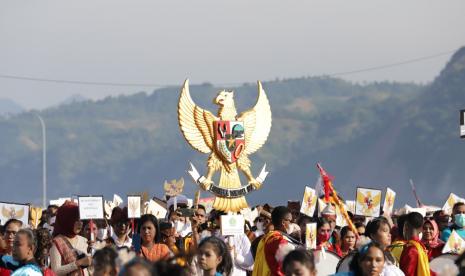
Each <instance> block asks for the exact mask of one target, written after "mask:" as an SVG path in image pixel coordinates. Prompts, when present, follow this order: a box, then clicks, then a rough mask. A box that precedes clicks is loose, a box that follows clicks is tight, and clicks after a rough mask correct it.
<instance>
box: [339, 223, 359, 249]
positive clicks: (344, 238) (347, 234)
mask: <svg viewBox="0 0 465 276" xmlns="http://www.w3.org/2000/svg"><path fill="white" fill-rule="evenodd" d="M356 241H357V238H356V236H355V233H354V232H353V231H352V230H351V229H350V228H349V227H348V226H344V227H342V229H341V246H340V247H341V257H345V256H347V254H349V253H350V252H351V251H352V250H354V249H355V242H356Z"/></svg>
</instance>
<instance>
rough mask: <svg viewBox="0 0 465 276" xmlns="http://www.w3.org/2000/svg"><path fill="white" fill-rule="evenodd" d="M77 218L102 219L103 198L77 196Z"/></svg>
mask: <svg viewBox="0 0 465 276" xmlns="http://www.w3.org/2000/svg"><path fill="white" fill-rule="evenodd" d="M78 204H79V218H80V219H81V220H84V219H104V212H103V196H79V197H78Z"/></svg>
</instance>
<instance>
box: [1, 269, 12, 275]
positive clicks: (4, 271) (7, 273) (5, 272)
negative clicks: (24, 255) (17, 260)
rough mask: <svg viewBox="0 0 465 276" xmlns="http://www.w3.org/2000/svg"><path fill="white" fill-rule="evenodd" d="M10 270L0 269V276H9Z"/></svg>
mask: <svg viewBox="0 0 465 276" xmlns="http://www.w3.org/2000/svg"><path fill="white" fill-rule="evenodd" d="M10 275H11V270H9V269H6V268H3V267H0V276H10Z"/></svg>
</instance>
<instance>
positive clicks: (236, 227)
mask: <svg viewBox="0 0 465 276" xmlns="http://www.w3.org/2000/svg"><path fill="white" fill-rule="evenodd" d="M240 234H244V216H242V215H224V216H221V235H223V236H234V235H240Z"/></svg>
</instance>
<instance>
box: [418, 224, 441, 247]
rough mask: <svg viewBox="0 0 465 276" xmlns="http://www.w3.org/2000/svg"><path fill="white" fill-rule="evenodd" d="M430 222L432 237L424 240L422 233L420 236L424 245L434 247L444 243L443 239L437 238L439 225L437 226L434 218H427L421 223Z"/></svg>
mask: <svg viewBox="0 0 465 276" xmlns="http://www.w3.org/2000/svg"><path fill="white" fill-rule="evenodd" d="M427 223H429V224H431V226H433V238H432V239H431V240H426V239H425V235H423V238H422V240H421V241H422V242H423V244H424V245H425V246H427V247H429V248H436V247H438V246H440V245H442V244H444V242H443V241H441V240H440V239H439V227H438V224H437V223H436V222H435V221H434V220H432V219H431V220H427V221H425V222H424V223H423V225H425V224H427Z"/></svg>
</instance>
